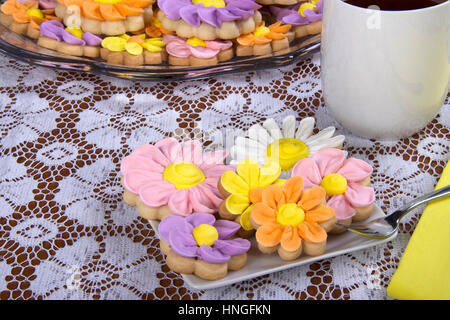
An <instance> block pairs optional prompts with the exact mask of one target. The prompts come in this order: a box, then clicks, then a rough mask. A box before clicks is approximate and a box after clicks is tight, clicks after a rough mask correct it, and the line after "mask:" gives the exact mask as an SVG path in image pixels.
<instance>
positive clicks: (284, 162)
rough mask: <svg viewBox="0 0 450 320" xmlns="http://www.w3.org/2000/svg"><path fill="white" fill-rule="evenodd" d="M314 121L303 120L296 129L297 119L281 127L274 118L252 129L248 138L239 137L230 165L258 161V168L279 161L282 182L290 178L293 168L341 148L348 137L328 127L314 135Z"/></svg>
mask: <svg viewBox="0 0 450 320" xmlns="http://www.w3.org/2000/svg"><path fill="white" fill-rule="evenodd" d="M314 124H315V120H314V118H312V117H308V118H304V119H302V120H301V121H300V123H299V124H298V127H297V123H296V120H295V117H294V116H293V115H291V116H287V117H285V118H284V119H283V121H282V125H281V127H280V126H279V125H278V124H277V123H276V121H275V120H274V119H273V118H269V119H267V120H266V121H264V122H263V124H262V126H261V125H260V124H255V125H253V126H251V127H250V128H249V129H248V131H247V135H246V136H238V137H236V139H235V141H234V145H233V146H232V147H231V148H230V163H231V164H237V163H239V162H240V161H241V160H243V159H246V158H251V159H255V160H256V161H257V162H258V164H259V165H262V164H264V163H266V162H267V161H268V160H273V161H277V162H278V163H279V164H280V166H281V169H282V175H281V176H280V178H287V177H289V174H290V172H291V169H292V168H293V167H294V165H295V164H296V163H297V162H298V161H300V160H301V159H303V158H306V157H309V156H312V155H313V154H314V153H316V152H317V151H319V150H322V149H326V148H339V149H341V148H342V145H343V143H344V140H345V137H344V136H343V135H336V136H333V135H334V132H335V130H336V128H335V127H332V126H330V127H327V128H325V129H323V130H320V131H319V132H318V133H317V134H313V130H314Z"/></svg>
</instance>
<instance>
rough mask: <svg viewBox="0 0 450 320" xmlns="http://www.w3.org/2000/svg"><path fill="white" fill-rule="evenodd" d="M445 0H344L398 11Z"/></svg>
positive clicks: (364, 5) (436, 3)
mask: <svg viewBox="0 0 450 320" xmlns="http://www.w3.org/2000/svg"><path fill="white" fill-rule="evenodd" d="M446 1H447V0H345V2H347V3H349V4H352V5H354V6H358V7H362V8H369V7H371V6H377V7H378V8H379V9H380V10H385V11H400V10H415V9H422V8H427V7H432V6H435V5H438V4H441V3H444V2H446Z"/></svg>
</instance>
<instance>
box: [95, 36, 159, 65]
mask: <svg viewBox="0 0 450 320" xmlns="http://www.w3.org/2000/svg"><path fill="white" fill-rule="evenodd" d="M165 45H166V43H165V42H164V41H162V39H161V38H146V35H145V34H141V35H135V36H129V35H127V34H123V35H121V36H119V37H106V38H105V39H103V41H102V48H101V50H100V56H101V57H102V58H103V59H105V60H106V61H107V62H108V64H123V65H127V66H139V65H143V64H161V63H162V62H163V61H166V59H167V54H166V51H165V50H164V47H165Z"/></svg>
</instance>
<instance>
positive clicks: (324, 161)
mask: <svg viewBox="0 0 450 320" xmlns="http://www.w3.org/2000/svg"><path fill="white" fill-rule="evenodd" d="M312 158H313V159H314V161H315V162H316V164H317V167H318V168H319V172H320V175H321V176H322V177H324V176H326V175H327V174H330V173H335V172H336V171H338V170H339V168H341V167H342V165H343V164H344V161H345V153H344V151H342V150H340V149H334V148H328V149H323V150H320V151H319V152H317V153H316V154H314V155H313V156H312Z"/></svg>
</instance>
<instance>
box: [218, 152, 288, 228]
mask: <svg viewBox="0 0 450 320" xmlns="http://www.w3.org/2000/svg"><path fill="white" fill-rule="evenodd" d="M280 172H281V168H280V166H279V165H278V163H276V162H268V163H266V164H264V165H262V166H261V167H260V166H259V165H258V163H257V162H256V161H254V160H252V159H244V160H242V161H241V162H239V164H238V165H237V166H236V172H235V171H227V172H225V173H224V174H223V175H222V177H221V178H220V181H219V185H218V189H219V192H220V194H221V195H222V196H223V197H224V198H225V200H224V201H223V202H222V203H221V204H220V207H219V215H220V216H221V217H222V218H224V219H229V220H235V221H236V222H239V223H240V224H241V226H242V228H243V229H244V230H247V231H251V230H253V227H252V225H251V224H250V221H249V217H250V212H251V210H252V208H253V205H254V204H255V203H257V202H259V201H261V192H262V188H264V187H267V186H268V185H271V184H272V183H274V182H275V181H276V180H277V179H278V177H279V176H280ZM248 235H250V233H249V234H248Z"/></svg>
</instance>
